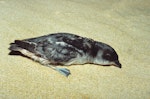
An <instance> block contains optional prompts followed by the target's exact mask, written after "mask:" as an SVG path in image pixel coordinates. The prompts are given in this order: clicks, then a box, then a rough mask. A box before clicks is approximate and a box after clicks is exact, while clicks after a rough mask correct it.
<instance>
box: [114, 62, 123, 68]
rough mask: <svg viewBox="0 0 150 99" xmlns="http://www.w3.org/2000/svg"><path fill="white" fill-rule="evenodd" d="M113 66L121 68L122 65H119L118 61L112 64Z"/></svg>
mask: <svg viewBox="0 0 150 99" xmlns="http://www.w3.org/2000/svg"><path fill="white" fill-rule="evenodd" d="M114 65H115V66H116V67H119V68H121V67H122V65H121V64H120V62H119V61H118V60H117V61H115V62H114Z"/></svg>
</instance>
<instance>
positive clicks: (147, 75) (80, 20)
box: [0, 0, 150, 99]
mask: <svg viewBox="0 0 150 99" xmlns="http://www.w3.org/2000/svg"><path fill="white" fill-rule="evenodd" d="M131 1H132V2H131ZM56 32H70V33H74V34H78V35H80V36H85V37H89V38H93V39H94V40H98V41H101V42H105V43H107V44H109V45H111V46H112V47H113V48H115V50H116V51H117V52H118V54H119V59H120V62H121V63H122V66H123V68H122V69H119V68H116V67H113V66H111V67H103V66H97V65H92V64H86V65H77V66H70V67H66V68H68V69H70V71H71V73H72V75H70V76H69V77H68V78H66V77H64V76H63V75H60V74H59V73H58V72H56V71H54V70H52V69H50V68H48V67H45V66H41V65H40V64H38V63H36V62H34V61H32V60H29V59H27V58H24V57H21V56H9V55H8V53H9V50H8V47H9V43H10V42H13V41H14V40H15V39H25V38H30V37H37V36H42V35H46V34H49V33H56ZM0 43H1V44H0V45H1V46H0V55H1V57H0V99H150V65H149V63H150V1H149V0H107V1H106V0H0Z"/></svg>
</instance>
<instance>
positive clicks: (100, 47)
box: [9, 32, 122, 77]
mask: <svg viewBox="0 0 150 99" xmlns="http://www.w3.org/2000/svg"><path fill="white" fill-rule="evenodd" d="M9 50H10V53H9V54H10V55H13V54H12V53H16V52H17V53H20V55H23V56H25V57H28V58H30V59H32V60H34V61H36V62H39V63H40V64H42V65H44V66H48V67H50V68H52V69H54V70H56V71H58V72H60V73H61V74H63V75H64V76H66V77H68V76H69V75H70V74H71V72H70V70H69V69H67V68H59V67H58V65H62V66H70V65H75V64H76V65H83V64H96V65H102V66H116V67H119V68H121V67H122V65H121V63H120V62H119V57H118V54H117V53H116V51H115V50H114V49H113V48H112V47H111V46H110V45H108V44H105V43H103V42H99V41H96V40H93V39H91V38H87V37H82V36H79V35H76V34H73V33H61V32H60V33H51V34H48V35H44V36H40V37H33V38H29V39H23V40H14V42H13V43H10V47H9Z"/></svg>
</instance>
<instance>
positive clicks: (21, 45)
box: [9, 40, 35, 52]
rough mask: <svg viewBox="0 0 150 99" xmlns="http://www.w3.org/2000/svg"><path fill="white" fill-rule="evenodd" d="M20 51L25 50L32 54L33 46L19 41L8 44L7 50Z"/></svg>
mask: <svg viewBox="0 0 150 99" xmlns="http://www.w3.org/2000/svg"><path fill="white" fill-rule="evenodd" d="M20 49H26V50H28V51H30V52H34V49H35V44H33V43H30V42H26V41H21V40H15V42H14V43H11V44H10V47H9V50H11V51H20Z"/></svg>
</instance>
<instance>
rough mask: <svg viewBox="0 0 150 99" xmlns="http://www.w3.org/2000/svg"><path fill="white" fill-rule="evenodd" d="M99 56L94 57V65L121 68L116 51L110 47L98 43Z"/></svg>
mask: <svg viewBox="0 0 150 99" xmlns="http://www.w3.org/2000/svg"><path fill="white" fill-rule="evenodd" d="M95 46H96V48H97V54H96V55H95V57H94V60H93V63H94V64H99V65H104V66H110V65H114V66H116V67H119V68H121V64H120V62H119V59H118V55H117V53H116V51H115V50H114V49H113V48H112V47H111V46H109V45H107V44H104V43H100V42H98V43H97V44H96V45H95Z"/></svg>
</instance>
